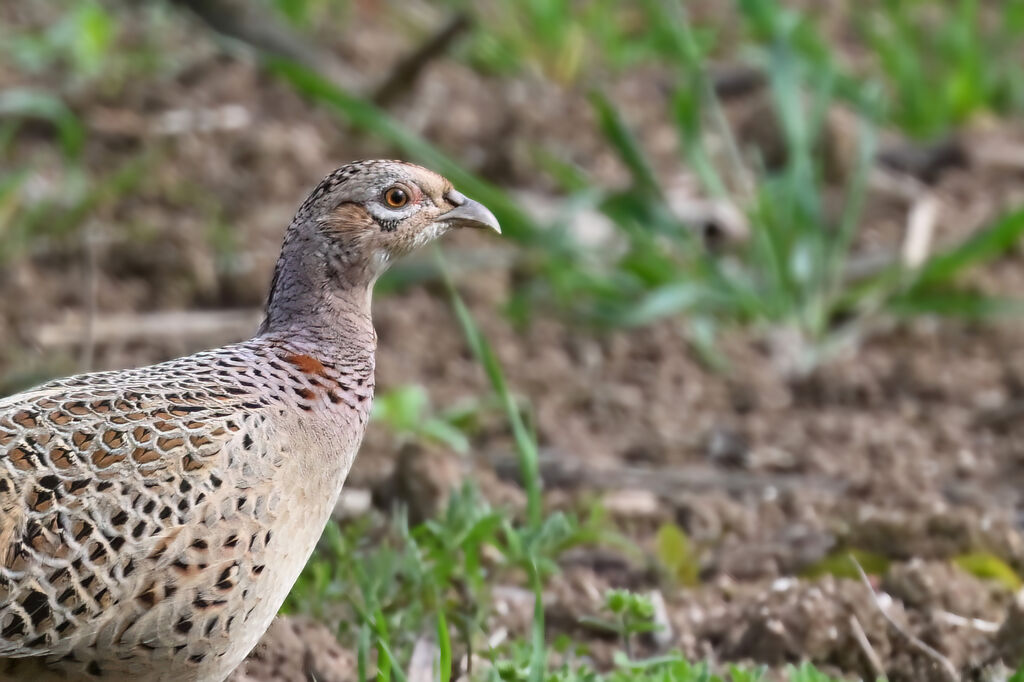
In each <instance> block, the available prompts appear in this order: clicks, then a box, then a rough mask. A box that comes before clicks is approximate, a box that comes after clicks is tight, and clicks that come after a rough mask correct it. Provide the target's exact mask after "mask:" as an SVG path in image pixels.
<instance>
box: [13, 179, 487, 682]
mask: <svg viewBox="0 0 1024 682" xmlns="http://www.w3.org/2000/svg"><path fill="white" fill-rule="evenodd" d="M457 227H482V228H491V229H493V230H495V231H497V232H500V228H499V226H498V222H497V220H496V219H495V217H494V215H493V214H492V213H491V212H490V211H488V210H487V209H486V208H485V207H484V206H482V205H481V204H479V203H477V202H475V201H472V200H470V199H467V198H466V197H465V196H463V195H462V194H460V193H459V192H457V191H456V190H455V189H454V188H453V187H452V185H451V183H449V182H448V181H447V180H445V179H444V178H443V177H441V176H440V175H437V174H436V173H433V172H431V171H429V170H427V169H425V168H421V167H419V166H414V165H412V164H408V163H403V162H399V161H364V162H358V163H352V164H349V165H346V166H343V167H341V168H339V169H338V170H336V171H334V172H333V173H331V174H330V175H328V176H327V177H326V178H324V180H323V181H322V182H321V183H320V184H319V185H318V186H317V187H316V188H315V189H314V190H313V192H312V193H311V194H310V195H309V197H308V198H307V199H306V201H305V202H304V203H303V204H302V206H301V207H300V208H299V210H298V213H297V214H296V216H295V218H294V219H293V221H292V223H291V225H290V226H289V228H288V230H287V233H286V235H285V238H284V244H283V247H282V250H281V255H280V258H279V260H278V262H277V267H276V270H275V273H274V277H273V281H272V284H271V291H270V295H269V297H268V300H267V307H266V315H265V318H264V320H263V323H262V325H261V326H260V328H259V330H258V332H257V334H256V336H255V337H254V338H252V339H250V340H249V341H245V342H242V343H238V344H234V345H229V346H224V347H223V348H218V349H216V350H210V351H205V352H201V353H198V354H196V355H191V356H188V357H184V358H180V359H177V360H171V361H169V362H165V363H163V364H159V365H154V366H151V367H144V368H141V369H131V370H124V371H113V372H100V373H95V374H84V375H79V376H74V377H70V378H67V379H60V380H57V381H53V382H51V383H48V384H44V385H43V386H40V387H38V388H35V389H33V390H29V391H26V392H24V393H20V394H18V395H15V396H11V397H9V398H6V399H3V400H0V680H48V679H53V680H78V679H111V680H175V681H176V682H184V681H186V680H202V681H207V680H209V681H217V680H223V679H224V678H225V677H226V676H227V675H228V674H229V673H230V672H231V671H232V670H233V669H234V668H235V667H236V666H238V664H239V663H240V662H241V661H242V659H243V658H245V656H246V654H247V653H248V652H249V651H250V650H251V649H252V648H253V646H254V645H255V644H256V643H257V641H258V640H259V638H260V636H261V635H262V634H263V633H264V632H265V631H266V630H267V628H268V626H269V625H270V623H271V620H272V619H273V618H274V616H275V614H276V613H277V611H278V609H279V608H280V606H281V603H282V602H283V601H284V599H285V597H286V595H287V593H288V591H289V589H290V588H291V586H292V585H293V583H294V582H295V580H296V578H297V577H298V575H299V572H300V571H301V570H302V567H303V565H304V564H305V562H306V560H307V559H308V558H309V555H310V553H311V552H312V550H313V548H314V546H315V544H316V542H317V539H318V538H319V536H320V534H321V532H322V531H323V528H324V526H325V524H326V523H327V520H328V518H329V516H330V513H331V510H332V509H333V507H334V504H335V502H336V500H337V497H338V495H339V493H340V491H341V488H342V485H343V483H344V482H345V477H346V475H347V474H348V471H349V468H350V467H351V466H352V462H353V459H354V458H355V455H356V451H357V450H358V448H359V444H360V441H361V439H362V436H363V431H364V430H365V428H366V423H367V420H368V418H369V414H370V403H371V401H372V398H373V387H374V378H373V373H374V351H375V347H376V341H377V338H376V333H375V331H374V328H373V325H372V322H371V319H370V293H371V289H372V287H373V284H374V282H375V281H376V279H377V277H378V276H379V275H380V274H381V273H382V272H383V271H384V270H385V269H386V268H387V266H388V264H389V263H391V262H392V261H393V260H394V259H395V258H397V257H399V256H402V255H404V254H406V253H408V252H410V251H412V250H413V249H415V248H417V247H419V246H421V245H423V244H425V243H426V242H428V241H430V240H432V239H434V238H435V237H438V236H440V235H441V234H443V233H445V232H446V231H448V230H449V229H451V228H457Z"/></svg>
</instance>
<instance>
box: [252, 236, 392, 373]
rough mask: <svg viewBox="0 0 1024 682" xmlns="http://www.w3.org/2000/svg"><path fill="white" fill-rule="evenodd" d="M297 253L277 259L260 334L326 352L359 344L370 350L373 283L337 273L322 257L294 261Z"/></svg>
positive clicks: (372, 346) (373, 336)
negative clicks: (341, 276) (346, 277)
mask: <svg viewBox="0 0 1024 682" xmlns="http://www.w3.org/2000/svg"><path fill="white" fill-rule="evenodd" d="M298 255H299V254H296V253H291V254H289V253H288V252H287V251H286V252H285V253H283V254H282V256H281V260H280V261H278V264H277V270H276V271H275V273H274V280H273V283H272V285H271V291H270V296H269V298H268V300H267V309H266V314H265V317H264V319H263V323H262V325H260V329H259V333H258V336H262V337H273V338H277V339H280V340H282V341H287V342H289V343H291V344H299V345H303V346H310V347H314V348H319V349H320V350H321V352H323V353H326V354H332V352H334V351H338V350H344V351H346V352H351V351H353V350H357V349H359V350H364V351H366V352H368V353H369V354H371V355H372V353H373V351H374V350H375V347H376V338H377V337H376V333H375V332H374V329H373V322H372V320H371V316H370V294H371V290H372V286H373V285H372V283H363V282H359V281H351V280H349V281H346V280H345V279H342V278H339V277H338V276H337V272H336V268H335V267H330V266H331V265H334V264H333V263H329V259H325V258H323V257H319V258H318V257H317V256H315V255H313V256H311V257H307V258H305V259H301V260H306V261H307V262H305V263H296V261H297V260H300V258H298V257H297V256H298ZM310 261H311V262H310ZM332 275H334V276H332Z"/></svg>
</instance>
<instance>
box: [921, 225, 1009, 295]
mask: <svg viewBox="0 0 1024 682" xmlns="http://www.w3.org/2000/svg"><path fill="white" fill-rule="evenodd" d="M1022 234H1024V209H1022V210H1019V211H1014V212H1013V213H1010V214H1008V215H1006V216H1003V217H1002V218H1000V219H999V220H997V221H996V222H995V223H993V224H992V225H990V226H989V227H987V228H985V229H983V230H980V231H978V232H977V233H975V234H974V235H972V236H971V237H969V238H968V239H966V240H965V241H964V242H963V243H961V244H960V245H959V246H956V247H954V248H952V249H950V250H948V251H946V252H944V253H941V254H939V255H936V256H934V257H932V258H931V259H930V260H928V262H926V263H925V264H924V265H923V266H921V269H920V271H919V272H918V274H917V277H916V278H915V282H914V286H915V287H924V286H929V285H936V284H944V283H948V282H950V281H951V280H952V279H953V278H955V277H956V276H957V275H959V274H960V273H961V272H963V271H964V270H966V269H967V268H969V267H971V266H973V265H978V264H980V263H985V262H987V261H990V260H992V259H994V258H998V257H999V256H1002V255H1004V254H1006V253H1007V252H1009V251H1010V250H1011V249H1012V248H1014V247H1015V246H1016V245H1017V243H1018V242H1019V241H1020V238H1021V235H1022Z"/></svg>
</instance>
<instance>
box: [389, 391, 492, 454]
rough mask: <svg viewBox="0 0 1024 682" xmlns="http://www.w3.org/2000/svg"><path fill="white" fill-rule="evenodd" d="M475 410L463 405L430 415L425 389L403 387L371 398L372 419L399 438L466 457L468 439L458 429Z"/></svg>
mask: <svg viewBox="0 0 1024 682" xmlns="http://www.w3.org/2000/svg"><path fill="white" fill-rule="evenodd" d="M478 408H479V405H467V406H464V407H459V408H456V409H452V410H446V411H443V412H434V411H433V410H432V409H431V406H430V396H429V395H428V394H427V391H426V389H424V388H423V387H422V386H419V385H407V386H399V387H397V388H393V389H391V390H389V391H385V392H383V393H380V394H378V395H377V396H375V398H374V401H373V414H372V416H373V419H375V420H377V421H379V422H382V423H383V424H384V425H386V426H387V427H388V429H390V430H391V431H392V432H393V433H395V434H396V435H398V436H399V437H401V438H404V439H408V440H425V441H431V442H435V443H439V444H441V445H445V446H447V447H449V448H451V449H452V450H454V451H455V452H458V453H459V454H466V453H467V452H468V451H469V439H468V438H467V437H466V434H465V432H464V431H463V429H462V428H460V427H461V426H464V425H467V424H468V423H469V422H471V421H472V418H473V416H474V415H475V414H476V413H477V411H478Z"/></svg>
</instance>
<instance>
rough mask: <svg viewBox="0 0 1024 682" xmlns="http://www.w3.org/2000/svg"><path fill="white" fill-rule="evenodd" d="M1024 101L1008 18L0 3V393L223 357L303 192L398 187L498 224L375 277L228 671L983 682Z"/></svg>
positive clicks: (1011, 595)
mask: <svg viewBox="0 0 1024 682" xmlns="http://www.w3.org/2000/svg"><path fill="white" fill-rule="evenodd" d="M1022 110H1024V1H1021V0H999V1H984V2H983V1H982V0H945V1H943V2H928V1H925V0H862V1H861V2H857V3H854V2H848V1H843V0H828V1H820V0H819V1H813V0H807V1H806V2H801V1H797V0H792V1H783V0H733V1H729V2H722V1H718V2H714V1H711V0H708V1H703V0H688V1H685V2H678V1H674V0H639V1H637V2H627V1H625V0H522V1H517V0H481V1H480V2H473V3H470V2H460V1H459V0H408V1H403V2H397V1H380V2H376V1H374V0H207V1H205V2H204V1H202V0H150V1H146V2H126V1H123V0H121V1H119V0H82V1H80V2H77V1H73V0H32V1H31V2H6V3H2V4H0V395H6V394H8V393H12V392H15V391H17V390H21V389H23V388H26V387H28V386H31V385H33V384H36V383H39V382H41V381H44V380H46V379H48V378H51V377H54V376H59V375H65V374H69V373H73V372H77V371H85V370H94V369H105V368H114V367H123V366H129V365H141V364H148V363H152V362H158V361H161V360H164V359H167V358H171V357H175V356H177V355H181V354H186V353H191V352H195V351H197V350H200V349H203V348H208V347H211V346H216V345H221V344H224V343H228V342H232V341H236V340H239V339H242V338H246V337H248V336H249V335H251V333H252V332H253V330H254V329H255V326H256V325H257V323H258V321H259V319H260V315H261V306H262V304H263V301H264V299H265V295H266V290H267V286H268V284H269V280H270V276H271V273H272V269H273V264H274V261H275V260H276V257H277V252H278V248H279V245H280V240H281V237H282V234H283V231H284V228H285V226H286V225H287V224H288V222H289V221H290V219H291V215H292V213H293V212H294V211H295V209H296V207H297V206H298V204H299V203H301V201H302V199H303V198H304V197H305V195H306V194H307V192H308V191H309V190H310V189H311V188H312V187H313V186H315V184H316V183H317V182H318V181H319V179H320V178H321V177H322V176H324V175H325V174H326V173H328V172H329V171H331V170H332V169H333V168H335V167H337V166H338V165H341V164H342V163H344V162H346V161H350V160H353V159H358V158H367V157H392V158H404V159H408V160H411V161H416V162H418V163H421V164H423V165H426V166H429V167H431V168H433V169H435V170H437V171H439V172H441V173H442V174H444V175H446V176H447V177H448V178H449V179H451V180H452V181H453V182H454V184H455V186H456V187H458V188H459V189H460V190H461V191H462V192H463V193H465V194H466V195H468V196H471V197H473V198H475V199H477V200H480V201H481V202H483V203H485V204H486V205H488V206H489V207H490V208H491V209H492V210H493V211H494V213H495V214H496V215H497V216H498V217H499V219H500V221H501V223H502V226H503V228H504V235H503V237H502V238H501V239H495V238H493V237H485V236H482V235H464V234H459V235H452V236H451V238H449V239H446V240H445V243H444V245H443V247H442V249H443V253H444V254H445V255H444V257H443V259H441V258H439V256H438V253H437V252H430V251H429V250H428V252H427V253H422V254H417V255H416V256H415V257H412V258H410V259H408V260H406V261H405V262H403V263H401V264H399V265H398V266H397V267H396V268H395V269H394V270H393V271H392V272H391V273H389V275H388V276H387V278H386V279H385V280H383V281H382V282H381V283H380V285H379V287H378V291H377V295H376V297H375V304H374V308H375V319H376V323H377V327H378V332H379V337H380V350H379V357H378V381H377V386H378V398H377V403H376V405H375V413H374V416H375V420H374V422H373V424H372V425H371V428H370V431H369V433H368V435H367V439H366V443H365V445H364V447H363V450H362V452H361V455H360V458H359V460H358V462H357V464H356V468H355V470H354V471H353V473H352V475H351V477H350V479H349V482H348V483H347V485H346V490H345V492H344V494H343V497H342V501H341V503H340V504H339V507H338V510H337V514H336V516H337V521H338V523H337V524H332V525H331V526H330V527H329V528H328V532H327V534H326V535H325V538H324V542H323V543H322V547H321V548H320V549H319V550H318V552H317V554H316V555H315V557H314V560H313V561H312V562H311V564H310V566H309V567H308V568H307V571H306V573H305V574H304V575H303V578H302V580H300V582H299V584H298V585H297V586H296V588H295V591H294V592H293V594H292V597H291V598H290V600H289V602H288V604H287V606H286V612H287V614H288V615H287V618H283V619H282V620H280V621H279V623H278V624H277V625H275V626H274V628H273V629H272V630H271V632H270V633H269V634H268V638H267V642H266V643H265V644H264V645H263V646H262V648H260V649H258V650H257V652H256V653H255V654H254V657H253V659H252V660H251V661H249V662H248V663H247V664H246V668H245V669H244V670H242V671H240V672H239V673H236V675H237V677H238V679H267V680H269V679H297V680H305V679H313V678H315V679H320V680H335V679H337V680H345V679H357V678H358V677H359V676H360V675H368V676H376V679H379V680H388V679H395V680H402V679H409V680H419V681H421V682H423V681H425V680H440V681H443V682H446V681H447V680H449V679H457V678H460V677H461V678H464V679H487V680H497V679H502V680H527V679H530V680H541V679H545V680H559V681H565V682H568V681H570V680H651V681H653V680H668V679H671V680H683V681H685V680H691V679H692V680H703V679H708V678H707V677H706V674H708V673H709V671H711V672H714V673H716V674H721V675H722V676H723V679H731V680H733V682H740V681H741V680H755V679H762V678H761V677H759V675H762V674H763V675H765V676H766V677H765V678H764V679H791V680H830V679H857V678H865V679H874V678H876V677H882V676H885V677H888V679H892V680H933V679H934V680H942V679H957V678H956V677H955V676H956V675H963V676H965V677H966V678H970V679H989V680H996V679H1008V678H1009V676H1010V675H1011V672H1012V670H1013V669H1014V667H1015V666H1016V665H1017V664H1018V663H1020V661H1021V658H1022V657H1024V611H1022V610H1021V609H1024V602H1022V604H1021V605H1018V604H1017V602H1016V601H1015V593H1016V592H1017V591H1018V590H1019V589H1020V588H1021V576H1022V575H1024V534H1022V524H1024V515H1022V511H1024V499H1022V490H1024V426H1022V425H1024V343H1022V341H1024V328H1022V326H1021V324H1020V317H1019V316H1020V313H1021V312H1024V298H1022V294H1021V292H1022V289H1024V270H1022V267H1021V266H1022V256H1024V254H1022V253H1021V249H1020V235H1021V233H1022V231H1024V211H1022V207H1024V202H1022V199H1024V127H1022V126H1021V124H1020V120H1021V119H1020V114H1021V112H1022ZM445 273H447V275H449V276H450V278H451V280H452V281H453V282H454V288H455V289H456V290H457V291H458V292H459V294H458V295H460V296H461V298H458V297H456V298H453V297H452V293H451V292H450V291H449V288H448V286H447V285H446V283H445V282H446V279H445ZM651 657H658V658H655V659H651ZM728 662H737V663H738V664H739V667H736V668H733V669H732V670H731V671H730V669H729V668H728V667H726V666H725V665H724V664H725V663H728ZM794 666H795V667H794ZM311 675H312V676H313V677H312V678H311V677H310V676H311ZM588 675H589V676H588ZM1022 675H1024V674H1022ZM1013 679H1024V677H1020V678H1018V677H1014V678H1013Z"/></svg>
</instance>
